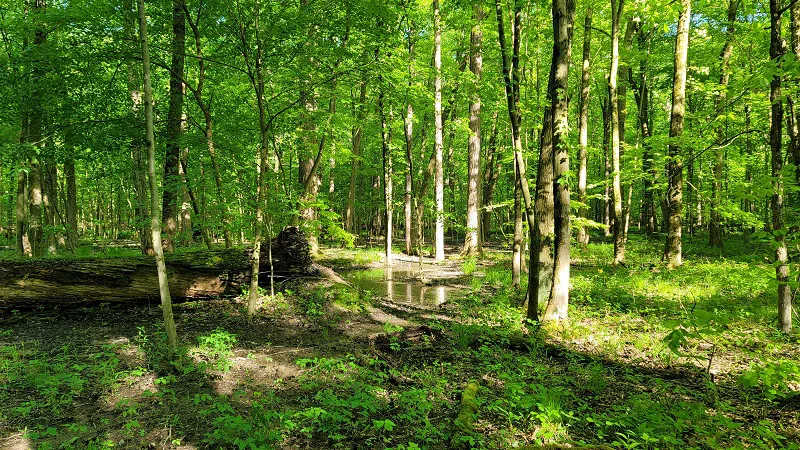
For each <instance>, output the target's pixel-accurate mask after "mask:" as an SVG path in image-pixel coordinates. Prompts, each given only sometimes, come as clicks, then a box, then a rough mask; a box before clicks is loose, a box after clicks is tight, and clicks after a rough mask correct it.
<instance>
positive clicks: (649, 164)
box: [628, 22, 658, 235]
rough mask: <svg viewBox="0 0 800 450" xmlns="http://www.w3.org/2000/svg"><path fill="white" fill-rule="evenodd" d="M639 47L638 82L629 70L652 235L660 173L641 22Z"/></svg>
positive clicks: (648, 228)
mask: <svg viewBox="0 0 800 450" xmlns="http://www.w3.org/2000/svg"><path fill="white" fill-rule="evenodd" d="M635 27H636V31H635V32H636V35H637V45H638V49H639V52H640V53H642V54H643V55H644V56H643V57H642V59H641V60H640V61H639V76H638V82H637V81H636V80H635V79H634V77H633V71H631V70H629V71H628V74H629V80H628V82H629V83H630V84H631V86H633V94H634V97H635V99H636V104H637V109H638V115H639V117H638V122H639V129H640V131H641V135H642V172H643V174H644V177H643V181H642V184H643V185H644V186H643V187H644V192H643V193H642V195H643V200H642V209H643V211H642V221H643V222H644V223H645V233H646V234H647V235H651V234H653V233H655V232H656V227H657V223H656V207H655V200H654V192H653V184H654V183H655V181H656V180H657V179H658V171H657V170H656V169H655V162H654V161H653V152H652V148H651V145H650V136H651V133H652V131H651V125H650V92H649V79H648V70H649V67H648V61H649V37H648V36H649V35H645V33H644V31H643V30H642V28H641V24H640V23H639V22H636V23H635Z"/></svg>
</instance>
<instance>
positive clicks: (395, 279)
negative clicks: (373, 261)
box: [343, 266, 459, 309]
mask: <svg viewBox="0 0 800 450" xmlns="http://www.w3.org/2000/svg"><path fill="white" fill-rule="evenodd" d="M343 275H344V278H346V279H347V280H348V281H350V282H351V283H353V284H354V285H355V286H357V287H359V288H361V289H363V290H365V291H370V292H372V294H373V295H375V296H378V297H385V298H389V299H391V300H392V301H393V302H394V303H399V304H405V305H409V306H415V307H417V308H427V309H434V308H436V307H438V306H439V305H442V304H444V303H446V302H447V301H448V300H450V299H451V298H452V297H453V296H454V295H457V293H458V292H459V289H457V288H454V287H450V286H428V285H426V284H423V283H421V282H420V281H418V278H419V276H418V275H419V270H418V269H417V268H416V267H413V268H412V267H407V266H394V267H385V268H383V269H367V270H354V271H351V272H347V273H345V274H343Z"/></svg>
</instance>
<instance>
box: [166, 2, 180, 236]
mask: <svg viewBox="0 0 800 450" xmlns="http://www.w3.org/2000/svg"><path fill="white" fill-rule="evenodd" d="M185 7H186V2H185V0H172V63H171V65H170V77H169V110H168V111H167V153H166V157H165V159H164V183H163V185H164V186H163V187H164V198H163V200H162V207H161V209H162V216H163V217H162V220H163V223H164V250H166V251H167V252H173V251H175V238H176V234H177V232H178V217H177V215H178V211H177V206H178V201H179V200H180V192H181V189H180V187H181V183H180V181H181V180H180V174H179V166H180V157H181V143H180V140H181V135H182V134H183V117H184V116H183V93H184V90H183V89H184V87H183V81H182V80H183V69H184V63H185V58H186V56H185V54H186V17H185V15H184V8H185Z"/></svg>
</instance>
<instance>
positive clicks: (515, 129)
mask: <svg viewBox="0 0 800 450" xmlns="http://www.w3.org/2000/svg"><path fill="white" fill-rule="evenodd" d="M495 12H496V16H497V33H498V36H497V37H498V41H500V56H501V60H502V67H503V81H504V83H505V89H506V103H507V105H508V117H509V123H510V125H511V142H512V145H513V148H514V165H515V170H516V172H517V175H518V179H519V181H520V190H521V191H522V198H523V200H524V201H525V211H526V213H527V218H528V230H529V233H530V234H531V240H530V246H531V247H530V248H531V269H530V270H529V271H528V293H527V297H528V299H533V296H532V295H531V293H532V292H534V291H537V290H538V289H539V288H540V286H539V283H538V282H535V281H536V280H534V277H535V276H538V271H537V270H535V268H536V267H538V268H539V270H541V271H542V272H543V273H550V274H552V269H551V268H550V267H548V266H547V264H546V263H544V264H534V256H533V255H534V253H536V252H538V251H539V249H540V248H541V247H539V243H538V242H537V240H536V239H534V235H533V233H534V232H533V231H532V230H535V229H536V227H537V222H536V219H535V218H534V210H533V203H532V201H531V194H530V188H529V186H528V179H527V176H526V174H525V161H524V159H523V156H522V139H521V137H520V125H521V111H520V108H519V99H520V96H519V86H520V74H519V71H520V70H519V48H520V40H521V34H522V2H521V1H520V0H515V1H514V24H513V27H512V49H511V58H510V61H509V56H508V50H507V49H508V43H507V41H506V34H505V25H504V20H503V6H502V4H501V2H500V0H495ZM539 157H540V161H541V154H540V156H539ZM540 166H541V164H540ZM540 179H541V177H540ZM540 179H537V192H536V198H537V206H536V207H537V211H542V210H540V209H539V205H538V200H539V195H540V189H539V183H540ZM550 186H551V187H549V188H548V189H552V183H550ZM546 197H547V198H550V199H551V201H552V194H551V195H549V196H546ZM550 210H552V208H551V209H550ZM520 215H521V214H520ZM544 215H545V214H540V215H539V216H540V217H542V216H544ZM534 273H536V275H534ZM549 279H550V278H549V276H548V277H546V278H545V280H549ZM548 291H549V287H548ZM534 300H535V299H534ZM533 304H534V305H537V303H536V302H535V301H534V302H533ZM533 310H534V311H535V312H531V303H530V302H529V304H528V317H529V318H530V319H531V320H537V319H538V307H537V306H534V307H533ZM531 314H533V315H536V316H537V317H531Z"/></svg>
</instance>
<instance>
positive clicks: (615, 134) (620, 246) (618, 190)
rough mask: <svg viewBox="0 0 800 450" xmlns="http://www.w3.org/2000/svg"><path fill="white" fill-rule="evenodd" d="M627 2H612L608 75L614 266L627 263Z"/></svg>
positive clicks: (613, 0) (618, 0) (614, 0)
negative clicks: (623, 51)
mask: <svg viewBox="0 0 800 450" xmlns="http://www.w3.org/2000/svg"><path fill="white" fill-rule="evenodd" d="M624 6H625V0H611V70H610V72H609V75H608V93H609V103H610V105H611V171H612V176H613V182H612V185H611V186H612V187H611V189H612V193H611V195H612V197H613V198H614V265H617V264H622V263H624V262H625V230H624V227H625V218H624V217H623V215H622V185H621V182H620V141H621V139H620V138H621V134H622V130H621V128H620V108H619V106H620V105H619V96H618V95H617V75H618V72H619V21H620V16H621V15H622V10H623V8H624Z"/></svg>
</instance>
